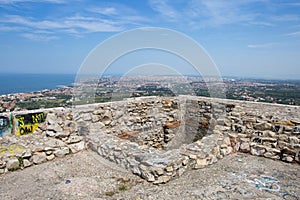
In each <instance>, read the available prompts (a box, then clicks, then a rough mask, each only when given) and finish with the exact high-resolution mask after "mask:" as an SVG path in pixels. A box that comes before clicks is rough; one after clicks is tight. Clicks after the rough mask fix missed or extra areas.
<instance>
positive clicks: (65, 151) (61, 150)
mask: <svg viewBox="0 0 300 200" xmlns="http://www.w3.org/2000/svg"><path fill="white" fill-rule="evenodd" d="M69 153H70V149H69V147H61V148H59V149H57V150H56V151H54V155H55V156H56V157H59V158H61V157H64V156H65V155H67V154H69Z"/></svg>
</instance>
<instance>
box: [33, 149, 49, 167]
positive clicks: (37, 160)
mask: <svg viewBox="0 0 300 200" xmlns="http://www.w3.org/2000/svg"><path fill="white" fill-rule="evenodd" d="M31 159H32V162H33V163H34V164H41V163H43V162H46V161H47V158H46V153H45V152H38V153H35V154H33V156H32V157H31Z"/></svg>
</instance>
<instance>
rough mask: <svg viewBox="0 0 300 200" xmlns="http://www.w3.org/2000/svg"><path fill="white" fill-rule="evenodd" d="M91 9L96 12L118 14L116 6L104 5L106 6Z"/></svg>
mask: <svg viewBox="0 0 300 200" xmlns="http://www.w3.org/2000/svg"><path fill="white" fill-rule="evenodd" d="M89 11H91V12H95V13H98V14H102V15H116V14H118V12H117V9H116V8H114V7H104V8H90V9H89Z"/></svg>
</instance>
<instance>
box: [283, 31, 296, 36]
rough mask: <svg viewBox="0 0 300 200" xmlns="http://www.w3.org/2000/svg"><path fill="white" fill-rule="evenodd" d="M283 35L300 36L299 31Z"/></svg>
mask: <svg viewBox="0 0 300 200" xmlns="http://www.w3.org/2000/svg"><path fill="white" fill-rule="evenodd" d="M285 35H287V36H300V31H297V32H292V33H287V34H285Z"/></svg>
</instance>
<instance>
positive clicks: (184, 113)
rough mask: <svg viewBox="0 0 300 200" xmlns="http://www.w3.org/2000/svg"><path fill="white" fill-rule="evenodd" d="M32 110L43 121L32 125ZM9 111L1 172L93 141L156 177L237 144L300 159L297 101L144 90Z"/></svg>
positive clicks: (160, 179) (102, 151)
mask: <svg viewBox="0 0 300 200" xmlns="http://www.w3.org/2000/svg"><path fill="white" fill-rule="evenodd" d="M34 113H39V115H34ZM41 113H44V115H41ZM28 114H29V115H30V116H31V115H34V117H32V119H34V120H35V121H34V120H33V121H32V122H31V124H30V125H28V126H27V125H26V123H25V122H26V120H25V121H24V119H26V118H28V116H27V117H25V115H28ZM9 116H11V117H10V118H11V120H12V123H11V124H12V129H11V133H12V134H7V133H8V131H7V130H8V129H7V128H6V129H5V131H6V132H5V133H6V134H4V135H3V136H2V137H0V173H5V172H7V171H14V170H17V169H23V168H26V167H29V166H32V165H35V164H40V163H43V162H46V161H50V160H53V159H55V158H56V157H64V156H65V155H67V154H70V153H77V152H79V151H82V150H84V149H85V148H90V149H92V150H94V151H96V152H97V153H98V154H99V155H100V156H102V157H104V158H106V159H108V160H110V161H112V162H114V163H116V164H118V165H120V166H122V167H123V168H125V169H127V170H129V171H131V172H132V173H134V174H136V175H138V176H141V177H142V178H144V179H146V180H147V181H149V182H153V183H154V184H161V183H166V182H168V181H169V180H171V179H173V178H175V177H178V176H180V175H182V174H183V173H184V172H185V171H187V170H191V169H199V168H203V167H205V166H207V165H211V164H213V163H215V162H217V161H218V160H219V159H222V158H223V157H224V156H226V155H228V154H231V153H235V152H237V151H240V152H244V153H250V154H252V155H256V156H263V157H266V158H271V159H276V160H282V161H284V162H293V163H298V164H299V163H300V155H299V151H300V119H299V118H300V107H297V106H286V105H276V104H264V103H251V102H244V101H234V100H224V99H213V98H205V97H193V96H178V97H172V98H163V97H140V98H133V99H127V100H124V101H118V102H111V103H100V104H89V105H81V106H76V107H74V108H55V109H45V110H37V111H30V113H29V111H28V112H23V113H9V114H7V115H6V116H2V118H3V119H7V118H9ZM16 116H18V117H16ZM23 116H24V117H23ZM42 116H46V117H45V120H44V121H43V120H41V119H42ZM22 117H23V118H22ZM38 117H40V118H38ZM28 119H31V118H28ZM22 120H23V121H22ZM39 120H40V121H39ZM29 121H30V120H29ZM5 122H6V124H7V121H5ZM22 122H24V123H23V124H22ZM27 122H28V121H27ZM37 124H38V126H37ZM20 127H22V128H23V129H24V128H25V127H27V129H26V131H27V132H26V131H25V132H26V133H28V134H22V135H21V136H16V135H18V133H20ZM28 127H29V128H28ZM34 127H36V129H35V130H34V131H32V132H33V133H32V134H31V132H30V131H31V129H30V128H32V130H33V128H34ZM3 130H4V129H3ZM24 130H25V129H24ZM18 131H19V132H18ZM25 132H22V133H25Z"/></svg>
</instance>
